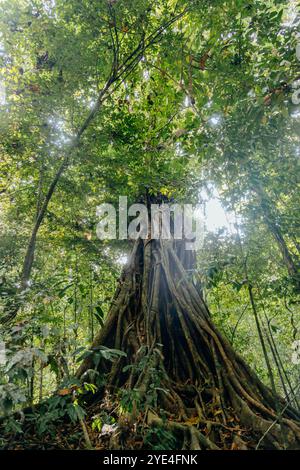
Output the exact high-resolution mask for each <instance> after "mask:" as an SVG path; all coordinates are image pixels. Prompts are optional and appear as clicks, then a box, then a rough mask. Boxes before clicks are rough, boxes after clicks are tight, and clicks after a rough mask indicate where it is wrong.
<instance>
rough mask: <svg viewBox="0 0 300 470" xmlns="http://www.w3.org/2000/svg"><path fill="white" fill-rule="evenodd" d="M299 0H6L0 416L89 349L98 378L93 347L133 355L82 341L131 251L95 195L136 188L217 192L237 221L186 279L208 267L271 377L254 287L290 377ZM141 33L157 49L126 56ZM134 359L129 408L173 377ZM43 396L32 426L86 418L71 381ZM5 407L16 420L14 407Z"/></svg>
mask: <svg viewBox="0 0 300 470" xmlns="http://www.w3.org/2000/svg"><path fill="white" fill-rule="evenodd" d="M294 10H295V11H293V2H289V3H287V2H285V1H277V0H276V1H275V0H270V1H268V2H261V1H256V0H253V1H249V0H247V1H246V0H241V1H238V2H233V1H227V0H226V1H209V0H205V1H201V2H200V1H199V0H189V1H185V0H180V1H174V0H167V1H165V0H159V1H155V2H150V1H148V0H147V1H145V0H127V1H123V2H119V1H117V2H112V1H110V2H109V1H107V0H99V1H98V0H97V1H87V0H84V1H79V0H75V1H61V0H56V1H55V2H45V1H41V0H37V1H34V2H33V1H31V0H23V1H22V2H20V1H18V0H10V1H7V0H5V1H2V2H1V4H0V18H1V19H0V50H1V53H0V84H3V85H4V87H5V100H3V102H2V101H1V100H0V157H1V158H0V179H1V183H0V195H1V201H0V316H2V314H4V312H5V311H6V310H7V309H8V310H9V309H10V308H11V307H12V306H13V305H14V304H15V303H16V302H17V303H18V305H19V306H20V311H19V313H18V317H17V318H16V320H15V322H14V323H13V324H12V325H8V326H1V330H0V337H1V340H3V341H4V342H5V344H6V354H7V358H6V359H7V360H6V362H5V364H4V365H3V364H1V365H0V408H1V413H2V414H7V413H9V412H11V411H18V410H20V409H21V408H23V407H24V406H25V405H32V404H36V403H38V402H42V403H43V400H44V399H45V398H49V397H52V394H53V392H54V391H55V390H57V389H58V388H59V387H60V386H61V384H62V383H64V384H65V385H64V387H65V388H66V389H68V388H69V385H72V383H71V382H72V377H73V376H74V373H75V372H76V368H77V367H78V363H79V362H80V361H81V360H82V359H84V358H86V357H92V359H93V368H92V369H91V370H90V371H89V374H88V376H89V377H90V378H89V379H87V380H89V381H90V382H93V383H96V384H97V385H98V386H101V384H103V383H104V380H105V378H104V377H103V375H101V374H100V373H99V372H98V371H97V370H96V369H97V368H98V367H99V366H100V368H101V361H102V360H103V359H105V360H109V361H114V360H115V359H117V358H118V357H124V358H125V357H126V352H124V351H119V350H114V349H106V348H103V347H102V348H98V349H97V348H94V349H88V348H89V345H90V343H91V341H92V340H93V339H94V337H95V334H96V332H97V330H98V328H99V327H100V328H101V327H102V325H103V322H104V321H105V318H106V315H107V313H108V310H109V308H110V302H111V299H112V296H113V293H114V291H115V288H116V286H117V280H118V277H119V275H120V270H121V263H120V259H122V258H123V257H124V256H125V255H126V254H127V253H128V252H129V250H130V247H128V245H127V243H126V242H124V241H100V240H98V239H97V237H96V233H95V229H96V225H97V222H98V221H97V218H96V206H97V205H99V204H101V203H102V202H110V203H116V202H117V200H118V197H119V195H127V196H128V198H129V203H131V202H137V201H143V200H144V199H145V195H146V193H147V194H157V193H160V194H164V195H165V196H167V197H168V198H169V199H170V200H172V201H178V202H188V203H199V202H200V203H201V204H202V208H204V209H205V206H206V202H205V201H204V197H203V196H202V195H203V192H205V193H206V194H208V199H210V198H211V197H212V193H213V192H214V191H217V193H218V195H219V198H220V200H221V203H222V205H223V207H224V208H225V209H226V210H227V214H229V215H230V216H232V217H231V220H234V222H232V223H231V227H230V229H225V228H223V229H221V228H220V229H219V230H218V231H215V232H214V233H212V232H210V233H209V232H208V230H206V231H205V242H204V247H203V248H202V249H200V250H199V252H198V254H197V255H198V266H199V268H198V270H197V272H196V273H191V279H193V282H194V283H195V284H197V283H198V280H199V279H200V281H201V287H202V293H203V295H204V297H205V300H206V301H207V303H208V305H209V308H210V310H211V312H212V316H213V319H214V321H215V322H216V323H217V324H218V326H219V328H220V329H221V330H222V331H223V332H224V333H225V334H226V335H227V337H228V339H229V340H230V341H231V342H232V343H233V344H234V346H235V347H236V348H237V349H238V350H239V351H240V352H241V353H242V354H243V356H244V357H245V358H246V359H247V360H248V362H249V363H250V365H252V366H253V367H254V368H256V370H257V372H258V373H259V374H260V376H261V377H262V378H263V379H264V380H266V381H268V380H269V377H268V374H267V371H266V367H265V362H264V357H263V354H262V352H261V345H260V343H259V340H258V335H257V331H256V327H255V321H254V318H253V312H252V311H251V307H250V304H249V286H252V287H253V293H254V297H255V302H256V307H257V310H258V314H259V319H260V321H261V323H262V325H263V334H264V338H265V340H266V343H267V348H268V354H269V355H270V357H271V358H272V361H273V362H272V368H273V372H274V375H275V379H276V386H277V387H278V389H279V390H280V391H281V392H282V393H283V394H285V390H284V387H283V384H282V382H281V380H280V371H279V369H278V367H277V365H276V360H275V357H274V355H272V348H271V347H270V344H269V343H268V340H270V341H271V340H272V335H273V340H274V342H275V344H276V346H277V352H278V355H279V357H280V358H281V361H282V364H283V367H282V368H281V373H283V370H282V369H284V370H285V372H286V376H287V378H288V379H289V380H290V382H291V385H293V384H294V383H296V381H298V379H299V377H298V376H299V373H298V370H297V367H296V365H293V364H292V363H291V360H290V357H291V343H292V341H293V340H294V339H298V336H299V327H300V325H299V319H297V317H296V311H297V306H298V302H299V299H298V295H297V294H298V292H297V289H296V287H297V274H296V273H295V272H294V273H293V272H291V268H290V267H289V268H288V267H287V263H286V255H285V256H283V255H282V253H283V249H284V246H285V248H286V252H287V253H288V254H289V255H290V258H291V259H292V261H293V264H294V266H295V267H296V268H297V269H298V268H299V226H300V225H299V191H298V187H297V176H298V169H299V106H296V105H294V104H292V102H291V93H292V87H293V85H294V84H295V80H296V79H297V77H298V74H299V71H298V65H299V64H298V63H297V59H296V54H295V47H296V43H297V28H298V26H299V18H298V17H297V12H296V9H295V8H294ZM181 13H182V16H181ZM177 15H178V16H177ZM175 18H176V20H175ZM153 37H154V38H155V39H153ZM149 38H150V39H151V38H152V39H153V40H152V41H151V40H150V42H149V44H148V42H147V40H148V39H149ZM145 42H147V44H148V46H149V47H147V49H145V50H142V52H141V53H140V54H138V55H137V57H136V61H135V62H134V63H133V64H132V66H131V67H129V68H128V70H127V69H126V65H127V64H128V63H129V62H128V61H129V58H130V56H131V54H133V52H134V51H135V50H136V48H137V47H139V45H140V44H143V43H145ZM116 57H117V62H118V65H119V66H120V67H123V68H121V69H120V70H122V71H123V70H124V69H125V70H126V73H124V74H122V75H121V76H120V77H119V79H118V80H116V82H115V83H114V86H111V88H109V93H108V94H107V96H106V101H105V102H104V103H103V105H102V106H101V107H99V109H98V110H97V113H96V112H95V113H94V115H93V119H91V120H90V122H89V125H88V126H87V127H86V129H85V131H84V133H82V135H81V139H80V142H79V145H78V146H77V147H76V148H74V151H72V154H71V156H70V158H69V162H68V166H67V167H66V170H65V172H64V173H63V174H62V176H61V177H60V179H59V181H58V185H57V187H56V188H55V191H54V193H53V195H52V197H51V200H50V202H49V205H48V207H47V210H46V211H45V216H44V218H43V221H42V224H41V227H40V228H39V231H38V235H37V242H36V247H35V259H34V263H33V268H32V272H31V279H30V281H29V282H28V285H27V286H26V287H27V288H26V289H25V290H23V291H20V272H21V270H22V266H23V262H24V248H25V246H26V244H27V243H28V240H29V239H30V236H31V233H32V230H33V226H34V222H35V220H36V217H37V215H38V214H39V211H40V209H41V207H42V204H43V202H44V201H45V196H46V194H47V191H48V190H49V187H50V185H51V182H53V178H54V175H55V174H56V172H57V169H58V167H59V165H60V164H61V162H62V159H63V158H64V157H65V155H66V154H67V152H68V149H69V146H70V143H71V142H73V140H72V139H74V138H75V136H76V135H77V134H78V131H79V129H81V126H82V125H83V123H84V122H85V119H86V118H87V117H88V116H89V115H90V113H91V109H94V108H93V106H95V103H96V102H97V101H96V100H97V97H98V96H99V93H100V91H101V90H103V89H104V87H105V84H106V83H107V80H108V79H109V77H110V74H111V73H112V71H113V69H114V66H115V65H116ZM122 64H124V65H122ZM204 212H205V211H204ZM245 268H246V270H245ZM297 269H295V271H296V270H297ZM298 280H299V278H298ZM273 349H274V348H273ZM277 359H278V358H277ZM126 368H127V370H128V371H130V372H131V373H133V374H138V373H141V372H142V371H143V370H144V369H145V368H149V373H150V376H151V377H150V386H149V390H148V394H147V397H146V400H145V399H144V398H143V399H141V397H140V394H139V393H140V392H139V391H138V390H131V391H128V390H122V391H121V392H120V393H121V395H120V399H121V406H122V407H123V408H124V409H125V410H127V411H129V412H130V410H131V409H132V407H133V403H135V404H137V405H138V406H139V407H145V406H150V407H151V406H155V403H156V400H157V394H158V393H164V391H163V390H161V389H160V384H161V371H158V370H156V369H155V367H151V364H150V365H149V358H148V357H147V355H143V357H142V358H141V360H140V361H138V362H137V363H136V364H135V365H127V366H126ZM70 381H71V382H70ZM285 381H286V378H285ZM68 384H69V385H68ZM86 386H88V385H86ZM88 387H90V388H89V389H88V390H85V391H86V392H91V393H93V392H94V390H93V388H92V384H91V385H89V386H88ZM78 394H79V395H83V396H84V393H82V394H80V393H79V392H78ZM49 400H50V401H49V402H48V403H49V405H47V406H49V407H48V408H47V409H46V408H45V407H46V405H45V404H43V405H42V406H43V407H44V408H43V410H45V412H43V413H42V412H41V413H40V416H39V419H38V420H37V426H38V432H41V433H43V432H46V431H47V430H49V429H51V423H52V422H54V420H55V419H57V418H62V417H63V416H65V415H66V413H67V414H68V415H69V417H70V418H72V419H74V420H77V419H80V418H83V416H84V411H83V407H81V404H80V403H81V402H80V399H79V397H78V404H75V403H74V402H72V401H70V397H64V396H56V395H55V396H54V397H52V398H49ZM99 419H100V420H101V422H102V421H103V417H101V418H99ZM35 420H36V416H33V417H32V422H34V421H35ZM103 422H104V421H103ZM7 423H8V424H7V426H8V428H9V430H10V432H20V429H19V427H18V426H19V424H18V421H17V420H9V421H7ZM95 423H96V421H95ZM99 423H100V422H98V424H95V426H96V427H98V428H99V426H100V424H101V423H100V424H99ZM107 424H110V423H107ZM14 426H15V429H14ZM98 428H97V429H98ZM18 429H19V430H18ZM53 432H54V431H53ZM155 433H156V434H155ZM157 433H160V434H159V436H160V438H159V439H158V438H157V435H158V434H157ZM160 441H162V442H164V443H165V445H166V446H167V447H169V448H173V446H174V445H175V444H174V442H173V441H172V438H171V437H170V436H168V433H167V431H165V430H164V429H163V428H159V429H156V430H155V431H154V430H153V431H149V436H148V437H147V442H148V443H149V445H153V446H154V447H153V448H156V447H155V446H158V445H159V442H160ZM151 443H152V444H151Z"/></svg>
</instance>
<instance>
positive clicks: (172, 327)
mask: <svg viewBox="0 0 300 470" xmlns="http://www.w3.org/2000/svg"><path fill="white" fill-rule="evenodd" d="M194 267H195V256H194V255H193V253H192V252H190V251H186V250H185V245H184V241H173V240H162V239H160V240H153V239H147V240H138V241H136V242H135V245H134V248H133V252H132V254H131V258H130V260H129V262H128V264H127V266H126V267H125V269H124V271H123V274H122V276H121V279H120V284H119V286H118V288H117V291H116V293H115V296H114V299H113V302H112V305H111V309H110V312H109V314H108V316H107V318H106V322H105V324H104V326H103V328H102V329H101V330H100V332H99V333H98V334H97V335H96V337H95V339H94V342H93V344H92V348H94V349H96V350H97V348H99V346H101V345H102V346H106V347H109V348H116V349H121V350H123V351H124V352H126V354H127V356H126V357H121V358H118V359H117V360H115V362H114V363H113V365H112V366H109V365H108V363H105V362H103V361H102V362H101V363H100V365H99V366H98V368H99V369H100V370H101V372H104V371H106V372H107V374H108V380H107V389H108V390H109V391H110V393H112V394H113V395H115V397H116V393H115V392H116V391H117V390H118V389H120V388H122V389H126V390H132V389H134V391H135V394H136V393H137V394H138V396H139V400H138V405H137V406H139V407H140V409H142V410H143V414H144V416H145V419H147V420H148V424H149V425H158V424H162V420H161V419H160V417H159V415H160V416H161V415H165V416H167V417H168V420H167V421H166V423H167V424H164V425H165V426H168V427H169V428H170V429H172V430H174V433H175V434H176V435H180V434H181V435H182V440H183V441H184V442H185V444H184V445H185V446H186V436H187V435H188V436H189V439H188V441H189V444H188V447H189V448H190V449H193V448H194V449H195V448H196V447H197V446H198V447H197V448H208V449H215V448H251V447H252V448H253V447H255V444H256V443H257V442H259V446H260V447H261V448H276V449H281V448H286V447H289V448H298V447H299V445H300V416H299V413H298V412H297V411H296V410H294V409H293V408H292V407H291V406H290V405H289V404H288V403H286V402H285V401H284V400H283V399H282V398H280V397H278V396H274V394H273V393H272V391H271V390H270V389H269V388H267V387H266V386H265V385H264V384H262V383H261V381H260V380H259V378H258V377H257V376H256V375H255V373H254V372H253V371H252V370H251V369H250V367H249V366H248V365H247V364H246V363H245V362H244V360H243V359H242V358H241V357H240V356H239V355H238V354H237V353H236V352H234V350H233V348H232V347H231V345H230V343H229V342H228V341H227V340H226V339H225V338H224V337H222V336H221V334H220V333H219V332H218V331H217V329H216V327H215V326H214V324H213V323H212V320H211V318H210V315H209V311H208V309H207V307H206V305H205V303H204V301H203V299H202V298H201V296H200V294H199V291H198V290H197V288H196V287H195V286H194V285H193V283H192V282H191V281H190V278H189V276H188V272H189V270H190V269H193V268H194ZM110 364H111V363H110ZM125 366H129V367H125ZM124 367H125V368H124ZM89 369H93V361H92V357H88V358H86V359H85V360H84V362H83V363H82V364H81V367H80V369H79V370H78V373H77V375H78V377H82V376H83V375H86V374H87V373H88V370H89ZM158 377H159V381H160V382H159V385H157V379H158ZM155 381H156V382H155ZM150 390H153V391H155V393H156V406H155V405H151V411H150V405H149V391H150ZM153 393H154V392H153ZM147 395H148V401H146V399H147ZM116 399H117V397H116ZM143 403H144V405H142V404H143ZM147 403H148V404H147ZM134 409H135V407H134ZM279 409H280V410H281V412H280V413H278V410H279ZM158 410H159V411H158ZM162 410H164V411H162ZM137 414H138V413H136V414H135V413H134V412H133V413H132V416H131V418H130V419H131V420H134V419H135V418H136V416H137ZM183 436H184V437H183ZM179 439H180V438H179ZM237 443H238V444H237Z"/></svg>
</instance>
